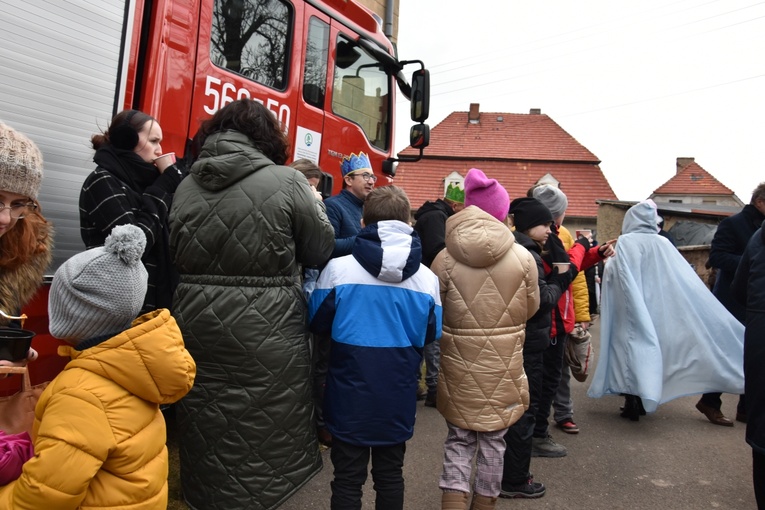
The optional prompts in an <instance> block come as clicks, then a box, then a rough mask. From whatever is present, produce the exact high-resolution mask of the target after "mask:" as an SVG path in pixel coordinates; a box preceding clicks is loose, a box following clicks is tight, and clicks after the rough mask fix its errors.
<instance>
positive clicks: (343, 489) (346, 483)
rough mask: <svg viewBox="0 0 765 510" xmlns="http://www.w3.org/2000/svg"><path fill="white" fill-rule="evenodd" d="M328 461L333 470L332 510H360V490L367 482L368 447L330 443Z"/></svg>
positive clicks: (340, 442)
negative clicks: (329, 460)
mask: <svg viewBox="0 0 765 510" xmlns="http://www.w3.org/2000/svg"><path fill="white" fill-rule="evenodd" d="M330 459H331V460H332V467H333V468H334V470H335V471H334V476H335V477H334V479H333V480H332V482H331V484H330V486H331V487H332V500H331V505H330V508H331V509H332V510H361V495H362V490H361V488H362V487H363V486H364V482H366V481H367V466H368V464H369V447H368V446H355V445H352V444H348V443H344V442H342V441H338V440H337V439H335V440H333V441H332V448H331V450H330Z"/></svg>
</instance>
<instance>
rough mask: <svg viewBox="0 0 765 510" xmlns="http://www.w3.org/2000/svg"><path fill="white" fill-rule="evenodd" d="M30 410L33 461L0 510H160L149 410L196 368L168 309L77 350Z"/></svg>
mask: <svg viewBox="0 0 765 510" xmlns="http://www.w3.org/2000/svg"><path fill="white" fill-rule="evenodd" d="M59 354H61V355H69V356H71V357H72V361H70V362H69V363H68V364H67V365H66V367H65V368H64V370H63V371H62V372H61V373H60V374H59V375H58V376H57V377H56V378H55V379H54V380H53V381H52V382H51V383H50V384H49V385H48V387H47V388H46V389H45V391H44V392H43V394H42V396H41V397H40V401H39V402H38V403H37V408H36V410H35V424H34V429H33V436H34V437H35V440H34V443H35V456H34V457H33V458H32V459H30V460H29V461H28V462H27V463H26V464H24V470H23V472H22V474H21V477H20V478H19V479H18V480H16V481H15V482H13V483H11V484H9V485H7V486H5V487H3V488H0V509H8V510H40V509H43V508H51V509H53V508H55V509H56V510H68V509H94V508H110V509H117V508H125V509H127V508H130V510H149V509H151V510H155V509H156V510H160V509H162V510H164V509H165V508H167V472H168V460H167V448H166V447H165V442H166V430H165V421H164V418H163V417H162V413H161V412H160V411H159V404H163V403H164V404H169V403H172V402H175V401H177V400H178V399H180V398H181V397H183V396H184V395H185V394H186V393H187V392H188V391H189V389H191V386H192V384H193V383H194V376H195V374H196V365H195V364H194V360H193V359H192V358H191V355H190V354H189V353H188V351H186V349H185V347H184V344H183V337H182V336H181V332H180V330H179V329H178V326H177V325H176V323H175V319H173V318H172V316H171V315H170V312H169V311H168V310H164V309H163V310H158V311H155V312H151V313H148V314H146V315H143V316H141V317H139V318H138V319H136V320H135V321H134V322H133V326H132V327H131V328H130V329H128V330H126V331H123V332H122V333H120V334H119V335H117V336H115V337H112V338H110V339H108V340H106V341H104V342H102V343H100V344H98V345H95V346H94V347H91V348H89V349H85V350H83V351H77V350H75V349H74V348H72V347H69V346H62V347H59Z"/></svg>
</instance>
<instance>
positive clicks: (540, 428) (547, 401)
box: [534, 333, 568, 437]
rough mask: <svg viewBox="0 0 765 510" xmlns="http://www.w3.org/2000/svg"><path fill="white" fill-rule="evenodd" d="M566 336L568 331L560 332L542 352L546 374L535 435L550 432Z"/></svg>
mask: <svg viewBox="0 0 765 510" xmlns="http://www.w3.org/2000/svg"><path fill="white" fill-rule="evenodd" d="M566 337H568V335H567V334H566V333H559V334H558V335H557V336H556V337H555V338H553V342H555V343H554V344H550V346H549V347H548V348H547V349H545V351H544V353H543V354H542V360H543V361H542V362H543V367H542V369H543V370H544V376H543V379H542V392H541V394H540V397H539V407H538V408H537V415H536V421H535V423H534V437H547V434H548V419H549V418H550V408H551V407H552V402H553V399H554V398H555V393H556V392H557V391H558V385H559V384H560V375H561V370H562V368H563V353H564V350H565V348H566V344H565V342H566Z"/></svg>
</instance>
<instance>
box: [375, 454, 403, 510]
mask: <svg viewBox="0 0 765 510" xmlns="http://www.w3.org/2000/svg"><path fill="white" fill-rule="evenodd" d="M405 452H406V443H400V444H396V445H393V446H373V447H372V480H373V481H374V489H375V492H376V493H377V498H376V499H375V510H403V508H404V453H405Z"/></svg>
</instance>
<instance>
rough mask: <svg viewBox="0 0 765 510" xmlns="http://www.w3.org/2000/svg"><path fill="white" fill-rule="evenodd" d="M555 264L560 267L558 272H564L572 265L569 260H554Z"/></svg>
mask: <svg viewBox="0 0 765 510" xmlns="http://www.w3.org/2000/svg"><path fill="white" fill-rule="evenodd" d="M553 266H555V267H557V268H558V274H563V273H565V272H566V271H568V268H569V267H571V264H570V263H569V262H553Z"/></svg>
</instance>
